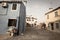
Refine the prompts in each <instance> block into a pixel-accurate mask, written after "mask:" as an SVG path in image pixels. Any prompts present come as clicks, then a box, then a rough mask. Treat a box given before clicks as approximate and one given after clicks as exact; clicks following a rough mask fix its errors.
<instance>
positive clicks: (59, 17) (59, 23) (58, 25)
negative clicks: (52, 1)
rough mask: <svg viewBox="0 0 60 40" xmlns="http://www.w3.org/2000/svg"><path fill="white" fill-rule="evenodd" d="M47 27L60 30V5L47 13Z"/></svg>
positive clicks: (56, 30)
mask: <svg viewBox="0 0 60 40" xmlns="http://www.w3.org/2000/svg"><path fill="white" fill-rule="evenodd" d="M45 17H46V26H47V29H49V30H51V31H55V32H60V7H58V8H56V9H53V10H51V11H49V12H47V13H46V14H45Z"/></svg>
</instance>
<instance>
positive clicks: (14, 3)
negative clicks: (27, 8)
mask: <svg viewBox="0 0 60 40" xmlns="http://www.w3.org/2000/svg"><path fill="white" fill-rule="evenodd" d="M13 5H14V6H16V7H15V9H14V7H13ZM15 10H17V4H16V3H13V4H12V11H15Z"/></svg>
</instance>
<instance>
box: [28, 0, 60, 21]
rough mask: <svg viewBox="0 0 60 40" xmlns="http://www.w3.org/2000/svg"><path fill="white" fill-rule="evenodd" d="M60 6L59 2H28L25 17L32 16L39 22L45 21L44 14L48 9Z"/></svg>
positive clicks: (56, 0)
mask: <svg viewBox="0 0 60 40" xmlns="http://www.w3.org/2000/svg"><path fill="white" fill-rule="evenodd" d="M58 6H60V0H28V2H27V15H32V16H34V17H36V18H37V19H38V21H40V22H44V21H45V13H46V12H47V11H48V10H49V8H50V7H51V8H53V9H54V8H56V7H58Z"/></svg>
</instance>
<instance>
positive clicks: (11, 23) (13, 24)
mask: <svg viewBox="0 0 60 40" xmlns="http://www.w3.org/2000/svg"><path fill="white" fill-rule="evenodd" d="M16 22H17V20H16V19H8V27H9V26H15V27H16Z"/></svg>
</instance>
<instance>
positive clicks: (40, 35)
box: [5, 28, 60, 40]
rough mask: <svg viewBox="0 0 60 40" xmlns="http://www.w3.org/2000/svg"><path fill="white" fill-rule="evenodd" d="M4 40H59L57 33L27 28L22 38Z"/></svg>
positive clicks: (59, 35) (59, 36)
mask: <svg viewBox="0 0 60 40" xmlns="http://www.w3.org/2000/svg"><path fill="white" fill-rule="evenodd" d="M5 40H60V34H59V33H53V32H50V31H47V30H46V31H45V30H38V29H34V28H27V29H26V32H25V33H24V35H23V36H21V35H20V36H16V37H12V38H8V39H5Z"/></svg>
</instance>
